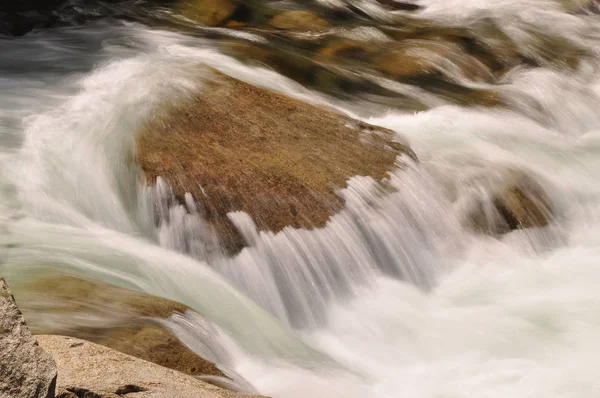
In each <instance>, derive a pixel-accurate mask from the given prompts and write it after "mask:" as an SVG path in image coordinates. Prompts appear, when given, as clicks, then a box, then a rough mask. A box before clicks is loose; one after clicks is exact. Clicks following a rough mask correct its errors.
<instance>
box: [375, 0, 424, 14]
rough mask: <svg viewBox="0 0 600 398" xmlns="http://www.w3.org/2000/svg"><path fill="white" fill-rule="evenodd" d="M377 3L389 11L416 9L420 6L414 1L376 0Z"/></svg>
mask: <svg viewBox="0 0 600 398" xmlns="http://www.w3.org/2000/svg"><path fill="white" fill-rule="evenodd" d="M377 2H378V3H379V4H381V5H382V6H384V7H385V8H387V9H388V10H391V11H417V10H420V9H421V6H420V5H418V4H416V2H411V1H398V0H377Z"/></svg>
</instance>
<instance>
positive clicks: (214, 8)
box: [177, 0, 240, 26]
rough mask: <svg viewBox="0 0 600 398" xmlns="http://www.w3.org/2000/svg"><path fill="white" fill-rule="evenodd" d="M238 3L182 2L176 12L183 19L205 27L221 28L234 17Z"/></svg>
mask: <svg viewBox="0 0 600 398" xmlns="http://www.w3.org/2000/svg"><path fill="white" fill-rule="evenodd" d="M239 6H240V2H239V1H237V0H183V1H180V2H178V4H177V10H178V11H179V12H181V13H182V14H183V15H184V16H185V17H187V18H189V19H191V20H193V21H196V22H199V23H201V24H203V25H207V26H221V25H225V23H226V22H227V21H228V20H229V18H230V17H231V16H232V15H234V13H235V12H236V10H237V8H238V7H239Z"/></svg>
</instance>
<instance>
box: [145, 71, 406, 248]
mask: <svg viewBox="0 0 600 398" xmlns="http://www.w3.org/2000/svg"><path fill="white" fill-rule="evenodd" d="M164 113H165V114H166V115H165V116H163V117H157V118H156V119H155V120H153V121H151V122H150V124H149V125H148V126H147V128H146V130H145V131H144V132H143V133H142V134H141V135H140V137H139V142H138V144H139V145H138V160H139V162H140V164H141V167H142V170H143V171H144V174H145V177H146V179H147V181H148V182H149V183H151V184H152V183H154V182H155V181H156V179H157V177H159V176H160V177H162V178H164V179H165V180H166V181H167V183H169V185H171V187H172V188H173V190H174V192H175V194H176V196H179V197H180V198H181V200H180V201H181V202H182V203H183V195H185V193H186V192H190V193H191V194H192V195H193V197H194V198H195V200H196V201H198V202H199V203H200V205H201V206H200V207H201V208H202V209H203V210H204V217H205V218H206V220H207V221H208V222H209V223H211V224H212V225H213V226H214V228H215V230H216V232H217V235H218V236H219V237H220V239H221V242H222V244H224V246H225V247H226V248H228V249H230V250H229V251H230V252H231V251H234V252H235V251H236V249H240V248H241V247H243V246H244V245H245V243H244V242H243V240H242V239H241V238H240V237H239V235H238V234H237V232H236V230H235V228H234V227H233V225H232V224H231V222H230V221H229V219H228V218H227V213H229V212H233V211H244V212H246V213H248V214H249V215H250V216H251V217H252V219H253V220H254V221H255V222H256V224H257V226H258V228H259V229H260V230H263V231H272V232H278V231H280V230H282V229H283V228H285V227H288V226H289V227H294V228H313V227H320V226H323V225H324V224H325V222H326V221H327V220H328V219H329V218H330V217H331V216H332V215H333V214H335V213H336V212H338V211H339V210H341V209H342V208H343V205H344V202H343V200H342V198H341V197H340V196H339V195H338V194H337V193H336V191H337V190H338V189H340V188H344V187H345V186H346V182H347V180H348V179H349V178H351V177H353V176H356V175H361V176H371V177H373V178H375V179H376V180H381V179H383V178H384V177H386V175H387V173H388V172H389V171H392V170H394V169H395V168H396V167H398V164H397V162H396V159H397V157H398V155H400V154H402V153H405V154H409V155H410V156H414V154H412V152H411V151H410V149H409V148H408V147H407V146H405V145H404V144H402V143H401V142H399V141H397V140H398V137H397V135H396V134H395V133H393V132H391V131H390V130H386V129H383V128H377V127H374V126H371V125H368V124H366V123H362V122H359V121H356V120H353V119H350V118H348V117H345V116H343V115H341V114H339V113H336V112H334V111H332V110H329V109H326V108H324V107H319V106H315V105H311V104H308V103H305V102H302V101H299V100H296V99H293V98H289V97H286V96H284V95H281V94H278V93H274V92H271V91H268V90H265V89H262V88H258V87H254V86H252V85H250V84H247V83H244V82H242V81H239V80H236V79H233V78H230V77H226V76H224V75H220V74H218V75H217V74H215V76H214V78H213V79H212V80H210V81H208V82H207V83H206V84H205V86H204V87H203V89H202V90H201V92H199V93H198V94H197V96H196V97H195V98H193V99H192V100H190V101H187V102H185V103H179V104H177V106H174V107H172V109H167V110H166V112H164ZM231 249H233V250H231Z"/></svg>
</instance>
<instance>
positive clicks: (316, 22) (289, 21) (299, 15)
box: [270, 10, 331, 31]
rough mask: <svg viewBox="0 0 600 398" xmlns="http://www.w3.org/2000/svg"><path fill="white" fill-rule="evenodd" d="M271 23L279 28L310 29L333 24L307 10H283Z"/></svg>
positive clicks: (319, 28) (314, 29)
mask: <svg viewBox="0 0 600 398" xmlns="http://www.w3.org/2000/svg"><path fill="white" fill-rule="evenodd" d="M270 25H271V26H273V27H275V28H277V29H284V30H288V29H289V30H309V31H319V30H322V29H325V28H328V27H330V26H331V25H330V23H329V22H327V21H326V20H324V19H323V18H321V17H319V16H318V15H316V14H315V13H313V12H310V11H306V10H296V11H287V12H282V13H281V14H278V15H276V16H275V17H274V18H273V19H272V20H271V22H270Z"/></svg>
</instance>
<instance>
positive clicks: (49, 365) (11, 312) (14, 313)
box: [0, 278, 56, 398]
mask: <svg viewBox="0 0 600 398" xmlns="http://www.w3.org/2000/svg"><path fill="white" fill-rule="evenodd" d="M55 388H56V364H55V363H54V361H53V360H52V358H51V357H50V356H49V355H48V354H47V353H46V352H44V350H43V349H42V348H41V347H40V346H39V345H38V343H37V341H36V340H35V339H34V338H33V336H32V335H31V332H30V331H29V329H28V328H27V324H26V323H25V318H23V315H22V314H21V311H20V310H19V308H17V304H16V302H15V300H14V298H13V296H12V294H11V292H10V290H8V286H7V285H6V282H5V281H4V279H2V278H0V398H46V397H48V398H54V393H55Z"/></svg>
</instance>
